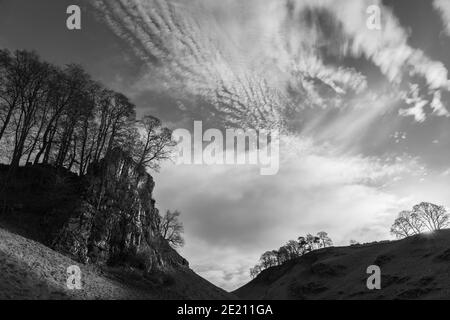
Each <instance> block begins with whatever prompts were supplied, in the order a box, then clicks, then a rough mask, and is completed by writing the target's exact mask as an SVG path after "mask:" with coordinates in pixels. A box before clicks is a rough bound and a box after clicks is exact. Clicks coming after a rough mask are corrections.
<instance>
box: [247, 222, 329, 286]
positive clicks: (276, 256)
mask: <svg viewBox="0 0 450 320" xmlns="http://www.w3.org/2000/svg"><path fill="white" fill-rule="evenodd" d="M332 245H333V241H332V240H331V238H330V237H329V236H328V234H327V233H326V232H324V231H321V232H318V233H317V235H316V236H313V235H311V234H308V235H307V236H306V237H299V238H298V239H297V241H295V240H289V241H288V242H287V243H286V244H285V245H284V246H282V247H280V248H279V249H278V250H272V251H266V252H264V253H263V254H262V255H261V258H260V259H259V264H257V265H256V266H254V267H253V268H251V269H250V276H251V277H252V278H255V277H256V276H257V275H258V274H259V273H260V272H261V271H263V270H265V269H267V268H270V267H274V266H279V265H282V264H283V263H285V262H287V261H289V260H292V259H295V258H298V257H300V256H302V255H304V254H305V253H308V252H311V251H313V250H316V249H320V248H325V247H330V246H332Z"/></svg>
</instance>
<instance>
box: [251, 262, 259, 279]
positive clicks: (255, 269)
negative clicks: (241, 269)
mask: <svg viewBox="0 0 450 320" xmlns="http://www.w3.org/2000/svg"><path fill="white" fill-rule="evenodd" d="M260 272H261V267H260V266H259V265H256V266H254V267H253V268H250V277H251V278H252V279H254V278H256V276H257V275H258V274H260Z"/></svg>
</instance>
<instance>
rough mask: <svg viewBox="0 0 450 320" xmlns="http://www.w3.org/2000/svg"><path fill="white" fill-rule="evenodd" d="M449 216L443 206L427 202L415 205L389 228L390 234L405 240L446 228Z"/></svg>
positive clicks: (400, 215)
mask: <svg viewBox="0 0 450 320" xmlns="http://www.w3.org/2000/svg"><path fill="white" fill-rule="evenodd" d="M448 224H449V215H448V213H447V211H446V210H445V208H444V207H443V206H438V205H435V204H432V203H428V202H422V203H420V204H418V205H415V206H414V207H413V209H412V211H402V212H400V213H399V215H398V217H397V218H396V219H395V221H394V224H393V225H392V226H391V233H392V234H393V235H395V236H396V237H397V238H405V237H408V236H411V235H415V234H419V233H421V232H425V231H435V230H440V229H443V228H446V227H447V226H448Z"/></svg>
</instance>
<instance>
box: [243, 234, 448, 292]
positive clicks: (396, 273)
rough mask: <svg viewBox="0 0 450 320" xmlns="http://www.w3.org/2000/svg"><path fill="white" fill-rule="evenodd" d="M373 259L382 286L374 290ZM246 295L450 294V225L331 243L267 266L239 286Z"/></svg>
mask: <svg viewBox="0 0 450 320" xmlns="http://www.w3.org/2000/svg"><path fill="white" fill-rule="evenodd" d="M369 265H378V266H379V267H380V268H381V290H368V289H367V287H366V280H367V278H368V277H369V276H370V275H368V274H366V269H367V267H368V266H369ZM234 293H235V294H236V295H237V296H238V297H240V298H243V299H258V300H259V299H449V298H450V230H441V231H438V232H435V233H433V234H422V235H418V236H413V237H410V238H407V239H403V240H399V241H392V242H382V243H372V244H365V245H355V246H350V247H330V248H325V249H321V250H317V251H313V252H311V253H308V254H306V255H304V256H302V257H300V258H298V259H296V260H292V261H289V262H288V263H286V264H284V265H281V266H278V267H272V268H269V269H267V270H264V271H263V272H262V273H261V274H259V275H258V276H257V277H256V278H255V279H253V280H252V281H251V282H249V283H248V284H246V285H244V286H243V287H241V288H239V289H237V290H236V291H235V292H234Z"/></svg>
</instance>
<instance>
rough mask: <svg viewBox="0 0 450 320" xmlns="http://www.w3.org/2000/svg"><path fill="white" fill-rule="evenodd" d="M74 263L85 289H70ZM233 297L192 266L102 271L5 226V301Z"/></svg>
mask: <svg viewBox="0 0 450 320" xmlns="http://www.w3.org/2000/svg"><path fill="white" fill-rule="evenodd" d="M71 265H78V266H79V267H80V268H81V270H82V284H83V287H82V290H69V289H67V287H66V279H67V275H66V270H67V267H68V266H71ZM231 298H233V296H232V295H230V294H228V293H226V292H225V291H223V290H221V289H219V288H217V287H215V286H214V285H212V284H211V283H209V282H208V281H206V280H204V279H202V278H201V277H199V276H198V275H196V274H195V273H194V272H193V271H191V270H190V269H187V268H186V270H183V271H181V270H179V271H176V272H175V271H174V273H173V274H170V275H162V274H155V275H153V276H149V277H145V278H143V277H142V276H141V275H140V274H139V273H137V272H136V271H133V270H131V269H129V270H125V269H119V268H116V269H99V268H97V267H95V266H85V265H82V264H80V263H77V262H75V261H73V260H71V259H69V258H68V257H66V256H64V255H62V254H60V253H58V252H56V251H54V250H51V249H49V248H48V247H46V246H44V245H42V244H40V243H38V242H35V241H32V240H29V239H26V238H24V237H21V236H19V235H17V234H14V233H11V232H8V231H6V230H4V229H1V228H0V299H231Z"/></svg>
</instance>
